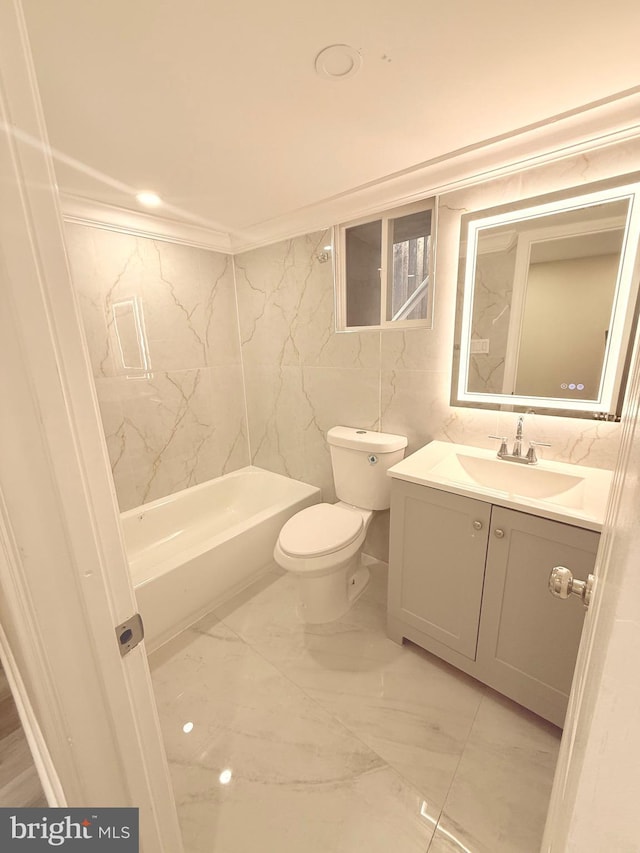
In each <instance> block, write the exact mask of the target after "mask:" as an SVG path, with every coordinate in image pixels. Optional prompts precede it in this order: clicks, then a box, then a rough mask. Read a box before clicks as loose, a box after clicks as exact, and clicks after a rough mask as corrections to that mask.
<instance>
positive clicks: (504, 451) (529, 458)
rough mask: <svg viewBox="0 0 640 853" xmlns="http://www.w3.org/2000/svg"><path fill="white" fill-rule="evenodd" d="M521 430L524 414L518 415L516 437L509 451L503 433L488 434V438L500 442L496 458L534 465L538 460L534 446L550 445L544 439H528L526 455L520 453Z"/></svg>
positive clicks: (522, 428)
mask: <svg viewBox="0 0 640 853" xmlns="http://www.w3.org/2000/svg"><path fill="white" fill-rule="evenodd" d="M523 430H524V415H520V417H519V418H518V424H517V426H516V437H515V439H514V441H513V449H512V451H511V453H509V448H508V447H507V437H506V436H505V435H490V436H489V438H495V439H496V441H499V442H501V444H500V449H499V450H498V459H504V460H506V461H507V462H521V463H522V464H523V465H535V464H536V462H537V461H538V457H537V455H536V447H551V445H550V444H547V443H546V442H544V441H530V442H529V449H528V450H527V454H526V456H523V455H522V441H523V435H522V433H523Z"/></svg>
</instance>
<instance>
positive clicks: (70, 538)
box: [0, 0, 182, 853]
mask: <svg viewBox="0 0 640 853" xmlns="http://www.w3.org/2000/svg"><path fill="white" fill-rule="evenodd" d="M35 80H36V78H35V73H34V69H33V66H32V62H31V54H30V50H29V44H28V37H27V31H26V25H25V22H24V18H23V15H22V9H21V6H20V2H19V0H3V2H1V3H0V180H1V181H2V191H3V198H2V205H1V206H0V282H1V285H2V291H1V292H2V303H1V305H0V385H1V386H2V388H3V415H2V417H1V418H0V593H1V596H0V625H1V626H2V631H3V650H2V654H3V658H4V659H5V660H6V661H8V669H9V672H10V677H11V682H12V687H13V689H14V690H15V692H16V694H17V695H16V698H17V701H18V705H19V707H20V708H21V711H22V720H23V723H24V724H25V728H26V733H27V737H28V738H29V740H30V743H31V745H32V747H33V748H34V750H35V752H36V763H37V765H38V768H39V771H40V772H41V773H42V774H43V776H44V787H45V790H46V793H47V797H48V801H49V803H50V804H51V805H65V804H66V805H70V806H81V805H86V806H94V807H102V806H132V807H138V808H139V809H140V826H141V847H140V849H141V850H143V851H148V853H156V851H158V853H160V851H162V852H163V853H176V851H177V853H180V851H182V839H181V834H180V829H179V824H178V820H177V813H176V808H175V802H174V797H173V791H172V788H171V781H170V777H169V771H168V764H167V760H166V755H165V752H164V745H163V742H162V736H161V732H160V726H159V721H158V716H157V710H156V706H155V699H154V695H153V691H152V686H151V678H150V674H149V667H148V663H147V658H146V651H145V645H144V642H142V643H141V644H140V645H139V646H138V647H137V648H135V649H133V650H132V651H131V652H130V653H129V654H128V655H126V656H125V657H121V655H120V649H119V644H118V641H117V637H116V634H115V630H114V629H115V626H116V625H118V624H119V623H121V622H123V621H125V619H128V618H130V617H131V616H132V615H133V614H134V613H135V611H136V604H135V596H134V592H133V587H132V584H131V578H130V573H129V567H128V563H127V559H126V554H125V550H124V545H123V541H122V536H121V531H120V524H119V512H118V506H117V501H116V495H115V491H114V487H113V482H112V478H111V472H110V466H109V461H108V454H107V449H106V444H105V438H104V434H103V430H102V423H101V418H100V414H99V410H98V404H97V399H96V395H95V389H94V386H93V379H92V374H91V369H90V363H89V356H88V352H87V349H86V344H85V341H84V338H83V334H82V329H81V323H80V319H79V312H78V307H77V303H76V299H75V294H74V290H73V287H72V284H71V278H70V274H69V269H68V264H67V257H66V252H65V246H64V237H63V229H62V220H61V216H60V210H59V204H58V195H57V187H56V183H55V175H54V171H53V165H52V160H51V154H50V149H49V146H48V141H47V136H46V129H45V124H44V120H43V116H42V110H41V106H40V102H39V97H38V92H37V87H36V82H35ZM18 676H19V677H18ZM40 734H41V737H40ZM54 768H55V770H54Z"/></svg>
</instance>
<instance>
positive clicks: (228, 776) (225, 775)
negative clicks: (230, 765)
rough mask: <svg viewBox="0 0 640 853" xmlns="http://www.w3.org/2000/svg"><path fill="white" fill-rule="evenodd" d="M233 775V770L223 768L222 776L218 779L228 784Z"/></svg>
mask: <svg viewBox="0 0 640 853" xmlns="http://www.w3.org/2000/svg"><path fill="white" fill-rule="evenodd" d="M231 776H232V773H231V770H223V771H222V773H221V774H220V776H218V779H219V780H220V783H221V784H222V785H228V784H229V782H230V781H231Z"/></svg>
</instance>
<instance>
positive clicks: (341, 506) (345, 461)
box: [273, 426, 407, 623]
mask: <svg viewBox="0 0 640 853" xmlns="http://www.w3.org/2000/svg"><path fill="white" fill-rule="evenodd" d="M327 442H328V444H329V449H330V451H331V466H332V468H333V480H334V483H335V487H336V495H337V497H338V499H339V500H338V503H335V504H328V503H321V504H315V505H314V506H310V507H307V508H306V509H303V510H302V511H301V512H298V513H296V515H294V516H293V517H292V518H290V519H289V521H287V523H286V524H285V525H284V527H283V528H282V530H281V531H280V536H279V537H278V541H277V543H276V546H275V549H274V553H273V556H274V559H275V561H276V563H277V564H278V565H279V566H281V567H282V568H283V569H286V570H287V571H289V572H292V573H293V574H294V575H296V576H297V578H298V590H299V597H300V608H301V615H302V617H303V618H304V620H305V622H309V623H320V622H332V621H333V620H334V619H339V618H340V616H342V615H343V614H344V613H346V612H347V610H348V609H349V608H350V607H351V605H352V604H353V603H354V602H355V601H356V599H357V598H358V597H359V596H360V595H361V594H362V592H363V591H364V589H365V588H366V586H367V584H368V582H369V570H368V569H367V568H366V566H363V565H361V551H362V546H363V544H364V540H365V537H366V535H367V530H368V528H369V524H370V523H371V519H372V517H373V513H374V511H375V510H381V509H388V508H389V504H390V497H391V480H390V478H389V477H388V476H387V470H388V469H389V468H390V467H391V466H392V465H395V463H396V462H399V461H400V460H401V459H402V457H403V456H404V450H405V447H406V446H407V439H406V437H405V436H403V435H390V434H388V433H384V432H374V431H372V430H364V429H354V428H353V427H344V426H336V427H332V428H331V429H330V430H329V432H328V433H327Z"/></svg>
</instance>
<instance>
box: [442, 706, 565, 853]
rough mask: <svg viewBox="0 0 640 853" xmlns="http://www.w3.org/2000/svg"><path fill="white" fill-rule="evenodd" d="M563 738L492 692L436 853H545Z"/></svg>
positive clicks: (445, 816) (482, 709)
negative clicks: (544, 839) (541, 852)
mask: <svg viewBox="0 0 640 853" xmlns="http://www.w3.org/2000/svg"><path fill="white" fill-rule="evenodd" d="M560 734H561V733H560V730H559V729H557V728H556V727H555V726H553V725H552V724H551V723H547V722H545V721H544V720H542V719H540V718H539V717H537V716H536V715H535V714H531V713H530V712H528V711H525V710H524V709H523V708H521V707H520V706H518V705H516V704H515V703H513V702H511V701H509V700H508V699H505V698H504V697H502V696H500V695H498V694H497V693H494V692H493V691H491V690H488V691H487V693H486V695H485V696H484V698H483V700H482V703H481V705H480V708H479V710H478V714H477V716H476V720H475V723H474V725H473V728H472V730H471V735H470V736H469V740H468V742H467V745H466V747H465V751H464V754H463V756H462V760H461V762H460V766H459V767H458V770H457V772H456V775H455V778H454V780H453V784H452V786H451V790H450V792H449V795H448V797H447V800H446V803H445V807H444V810H443V813H442V816H441V818H440V822H439V824H438V828H437V831H436V833H435V835H434V838H433V841H432V843H431V846H430V848H429V853H465V851H467V850H469V851H472V853H537V851H538V850H539V849H540V844H541V841H542V833H543V831H544V823H545V818H546V812H547V807H548V802H549V796H550V794H551V783H552V781H553V772H554V769H555V765H556V760H557V754H558V748H559V745H560Z"/></svg>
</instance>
